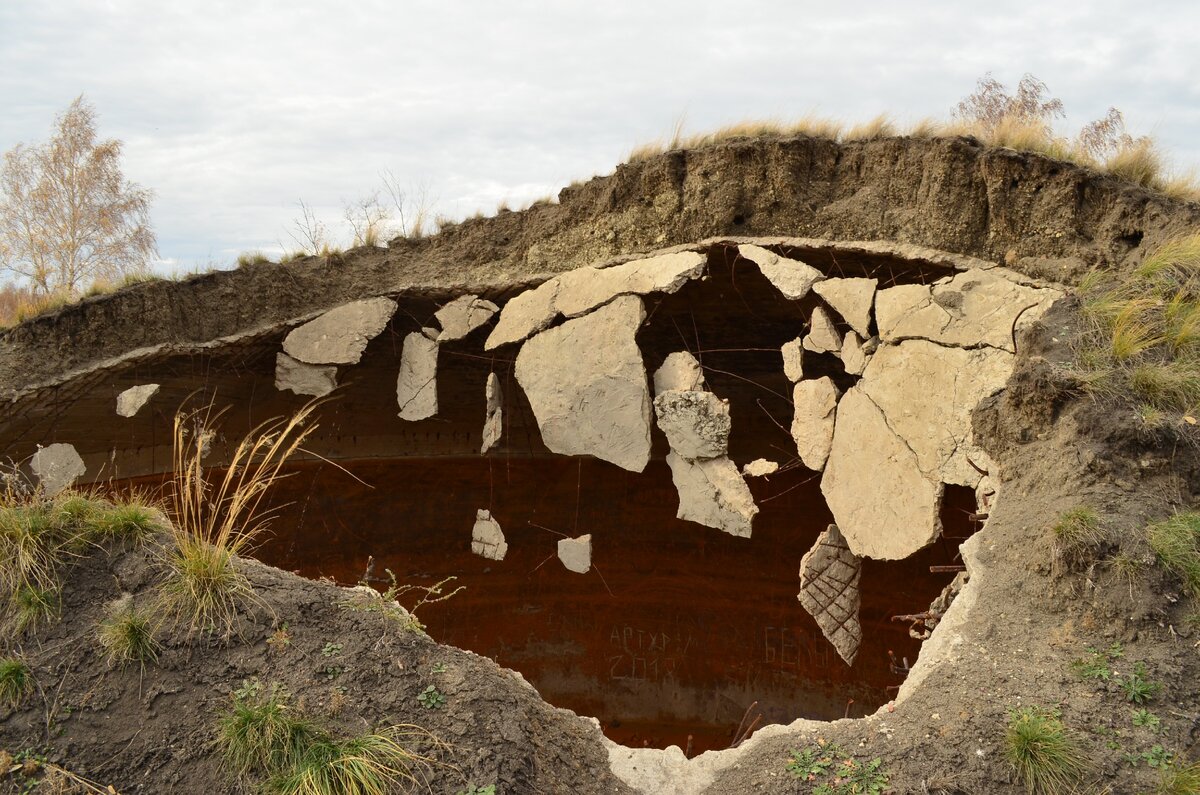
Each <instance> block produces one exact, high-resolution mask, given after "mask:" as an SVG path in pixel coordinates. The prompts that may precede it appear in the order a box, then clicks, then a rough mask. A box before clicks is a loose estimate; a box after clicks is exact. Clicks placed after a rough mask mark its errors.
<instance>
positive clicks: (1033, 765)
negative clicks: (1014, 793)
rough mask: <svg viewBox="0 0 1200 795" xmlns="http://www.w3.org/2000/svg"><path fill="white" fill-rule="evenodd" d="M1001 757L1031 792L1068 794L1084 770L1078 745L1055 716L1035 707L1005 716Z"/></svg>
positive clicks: (1084, 766)
mask: <svg viewBox="0 0 1200 795" xmlns="http://www.w3.org/2000/svg"><path fill="white" fill-rule="evenodd" d="M1004 755H1005V758H1006V759H1007V760H1008V762H1009V764H1011V765H1012V766H1013V768H1015V769H1016V771H1017V775H1018V776H1019V777H1020V779H1021V781H1022V782H1023V783H1024V784H1025V788H1026V790H1028V791H1029V792H1031V793H1044V795H1056V793H1065V792H1070V791H1071V790H1072V788H1073V787H1074V785H1075V784H1076V783H1077V782H1078V780H1079V778H1080V777H1081V776H1082V775H1083V772H1084V770H1085V769H1086V765H1085V757H1084V755H1083V751H1082V750H1081V749H1080V746H1079V742H1078V741H1077V740H1076V739H1075V737H1074V736H1073V735H1072V734H1071V733H1070V732H1069V731H1068V730H1067V728H1066V727H1065V726H1064V725H1063V723H1062V720H1061V719H1060V718H1059V716H1058V714H1057V713H1055V712H1051V711H1048V710H1044V709H1041V708H1039V707H1022V708H1020V709H1014V710H1012V711H1011V712H1010V713H1009V721H1008V726H1007V728H1006V730H1005V734H1004Z"/></svg>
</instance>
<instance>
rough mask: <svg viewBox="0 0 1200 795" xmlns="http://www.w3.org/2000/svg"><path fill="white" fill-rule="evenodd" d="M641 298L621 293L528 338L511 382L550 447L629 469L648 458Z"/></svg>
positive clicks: (647, 394) (635, 469) (640, 465)
mask: <svg viewBox="0 0 1200 795" xmlns="http://www.w3.org/2000/svg"><path fill="white" fill-rule="evenodd" d="M645 317H646V312H645V309H644V308H643V306H642V299H640V298H638V297H637V296H636V295H624V296H620V297H618V298H616V299H614V300H613V301H612V302H611V303H608V304H606V305H605V306H603V307H601V308H600V309H597V310H596V311H595V312H592V313H591V314H589V315H584V316H583V317H580V318H576V319H574V320H568V321H567V322H565V323H563V324H562V325H561V326H558V327H556V328H552V329H549V330H548V331H543V332H541V333H540V334H538V335H537V336H535V337H532V338H531V339H529V340H527V341H526V342H525V344H524V345H522V346H521V352H520V353H519V354H517V366H516V373H517V381H518V383H520V384H521V388H522V389H524V390H525V395H526V396H527V397H528V398H529V405H530V408H532V409H533V414H534V416H535V417H536V418H537V422H538V427H539V428H540V429H541V432H542V441H543V442H544V443H545V445H546V447H548V448H549V449H550V451H551V452H555V453H561V454H563V455H592V456H595V457H596V458H600V459H602V460H604V461H610V462H612V463H614V464H616V465H617V466H619V467H622V468H624V469H628V470H630V471H633V472H641V471H642V470H643V469H645V467H646V463H647V462H648V461H649V460H650V390H649V387H648V385H647V383H646V369H645V366H644V365H643V364H642V354H641V351H640V350H638V346H637V342H636V341H635V340H634V335H635V334H636V333H637V330H638V328H639V327H640V326H641V324H642V320H643V319H645Z"/></svg>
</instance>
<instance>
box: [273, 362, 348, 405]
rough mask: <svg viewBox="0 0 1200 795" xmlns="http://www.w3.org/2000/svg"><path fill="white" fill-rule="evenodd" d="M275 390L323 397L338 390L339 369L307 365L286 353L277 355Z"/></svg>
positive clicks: (330, 366) (332, 366)
mask: <svg viewBox="0 0 1200 795" xmlns="http://www.w3.org/2000/svg"><path fill="white" fill-rule="evenodd" d="M275 388H276V389H278V390H279V391H280V392H283V391H284V390H291V391H292V392H295V393H296V394H297V395H312V396H313V397H321V396H322V395H328V394H329V393H330V392H332V391H333V390H334V389H336V388H337V367H336V366H334V365H319V364H305V363H304V362H299V361H296V360H295V359H293V358H292V357H291V356H288V355H287V354H286V353H282V352H280V353H277V354H275Z"/></svg>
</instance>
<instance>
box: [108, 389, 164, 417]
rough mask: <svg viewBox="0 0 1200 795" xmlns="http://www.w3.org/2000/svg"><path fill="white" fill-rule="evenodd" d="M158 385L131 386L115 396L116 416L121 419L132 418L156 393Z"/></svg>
mask: <svg viewBox="0 0 1200 795" xmlns="http://www.w3.org/2000/svg"><path fill="white" fill-rule="evenodd" d="M158 389H159V386H158V384H142V385H140V386H131V387H129V389H126V390H125V391H124V392H122V393H121V394H119V395H117V414H118V415H120V416H122V417H132V416H133V415H135V414H137V413H138V412H139V411H141V409H142V406H144V405H146V403H148V402H149V400H150V398H152V397H154V395H155V394H156V393H157V392H158Z"/></svg>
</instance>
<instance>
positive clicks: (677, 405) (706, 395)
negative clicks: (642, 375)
mask: <svg viewBox="0 0 1200 795" xmlns="http://www.w3.org/2000/svg"><path fill="white" fill-rule="evenodd" d="M654 413H655V415H656V416H657V417H658V427H659V428H661V429H662V432H663V433H665V434H666V435H667V442H668V443H669V444H670V445H671V449H672V450H673V451H675V452H676V453H678V454H679V455H681V456H683V457H684V458H687V459H691V460H693V461H695V460H697V459H701V458H717V457H718V456H723V455H725V453H726V452H727V451H728V450H729V430H730V427H731V424H730V420H729V402H728V401H726V400H721V399H720V398H719V397H717V396H716V395H714V394H713V393H712V392H694V391H693V392H677V391H668V392H663V393H662V394H660V395H659V396H658V397H656V398H655V399H654Z"/></svg>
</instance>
